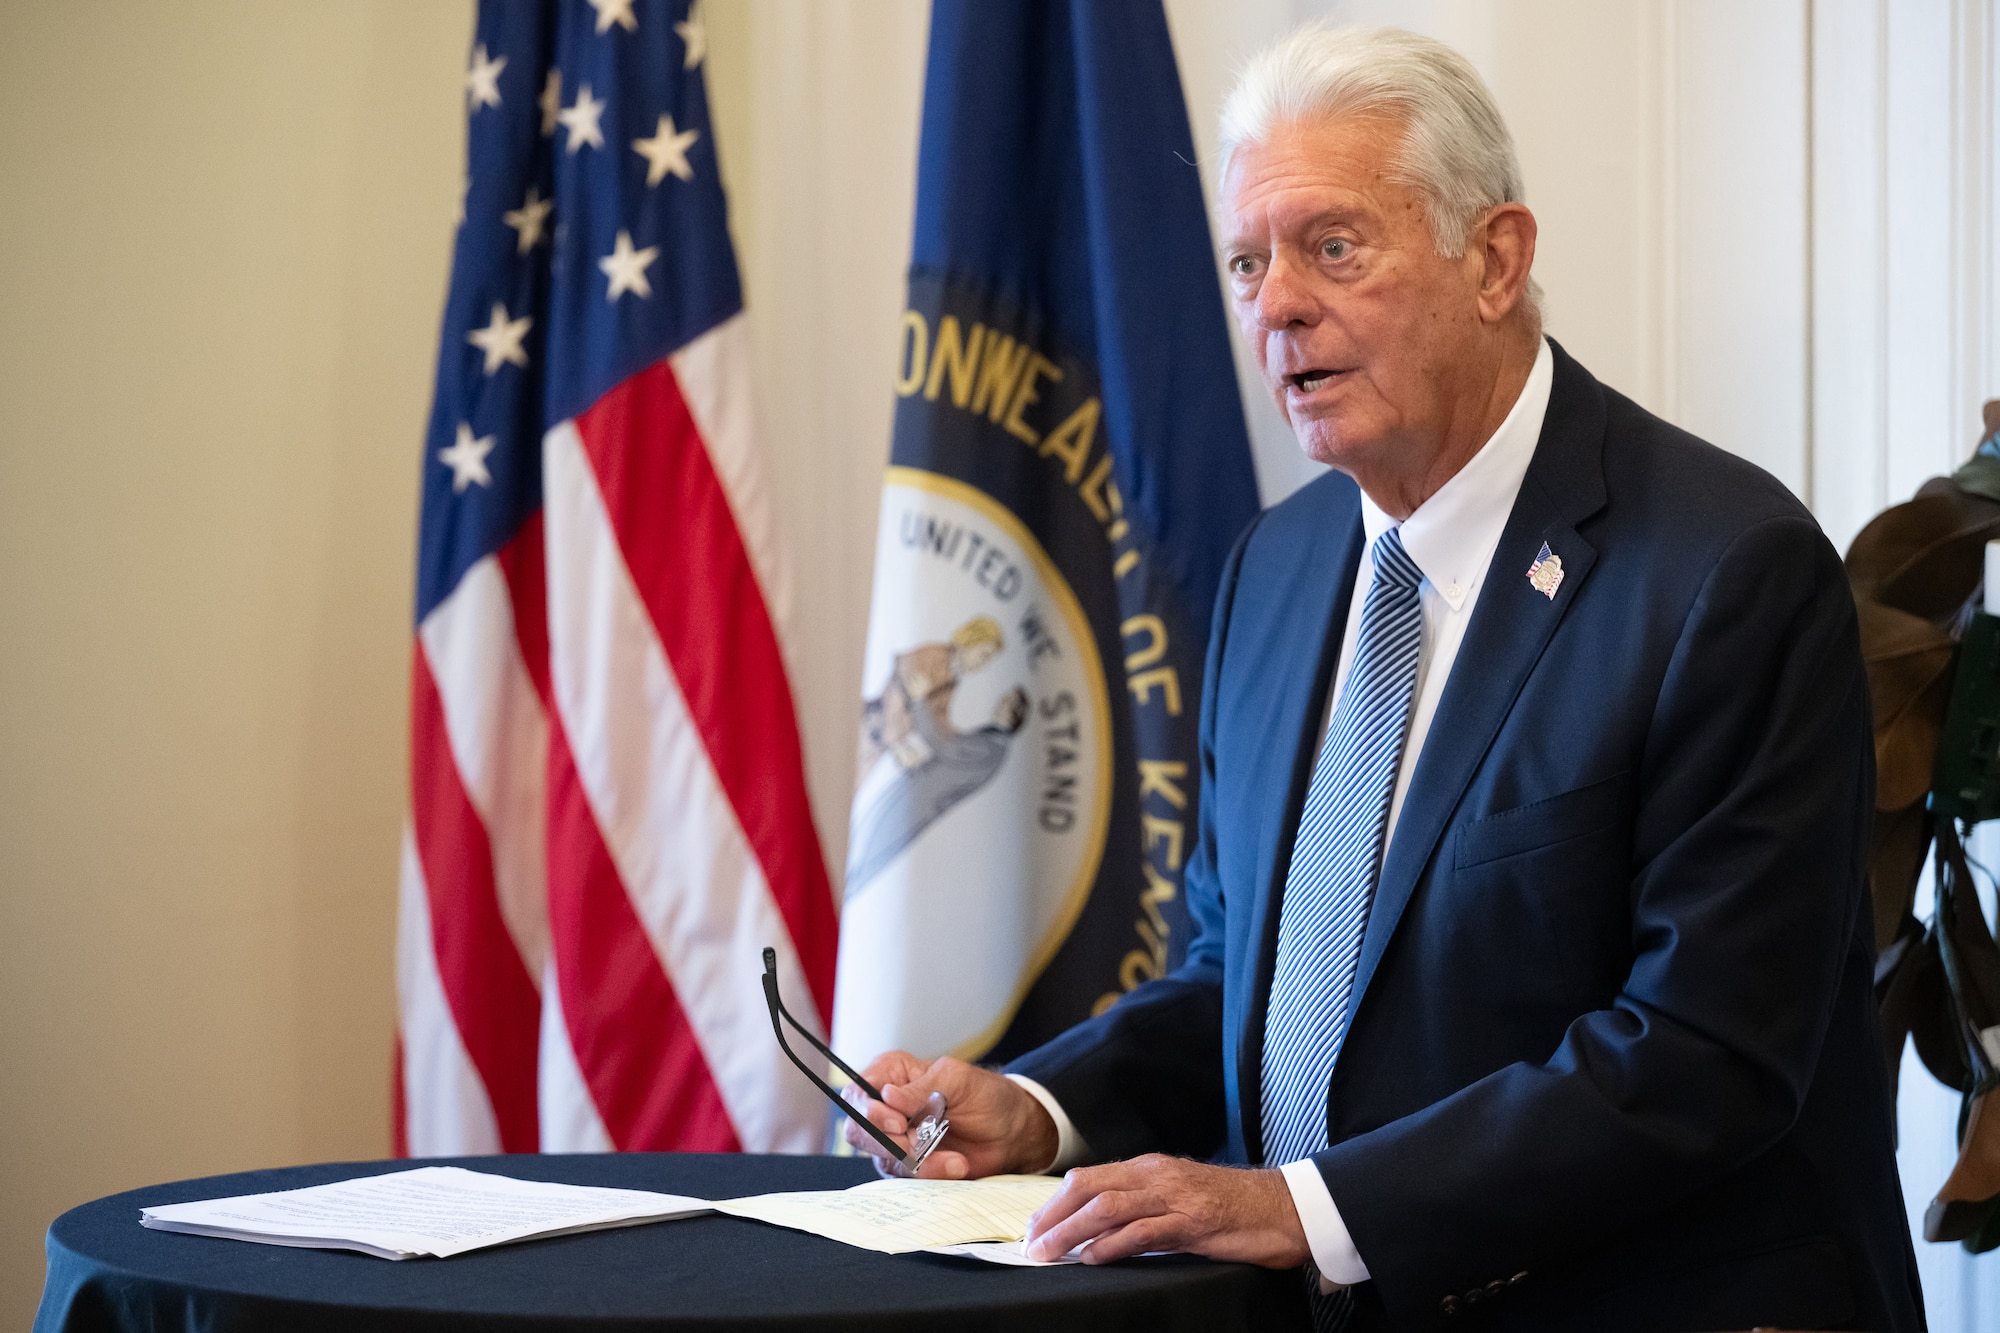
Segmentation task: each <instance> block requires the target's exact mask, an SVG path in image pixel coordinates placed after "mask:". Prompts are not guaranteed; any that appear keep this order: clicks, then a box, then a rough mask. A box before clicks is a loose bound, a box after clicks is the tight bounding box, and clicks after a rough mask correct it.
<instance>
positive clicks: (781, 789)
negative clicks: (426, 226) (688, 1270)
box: [399, 316, 835, 1155]
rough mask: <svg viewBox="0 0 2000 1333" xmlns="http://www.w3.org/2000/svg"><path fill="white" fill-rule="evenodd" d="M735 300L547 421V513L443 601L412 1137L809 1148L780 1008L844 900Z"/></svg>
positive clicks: (429, 752)
mask: <svg viewBox="0 0 2000 1333" xmlns="http://www.w3.org/2000/svg"><path fill="white" fill-rule="evenodd" d="M748 364H749V363H748V346H747V341H746V337H745V328H744V323H743V319H742V317H741V316H738V317H736V318H734V319H732V320H730V321H728V322H726V323H724V324H723V325H721V326H720V327H718V328H716V329H714V330H712V331H710V332H709V333H708V334H705V335H704V336H703V337H701V338H699V339H697V340H696V341H695V342H694V343H692V344H690V345H689V346H688V347H686V348H684V349H682V350H681V351H679V352H677V353H675V354H674V355H673V356H671V357H669V358H668V359H667V360H666V361H663V362H661V363H659V364H657V365H655V366H653V367H651V368H649V369H647V370H645V371H643V372H641V373H639V374H637V375H635V376H633V377H632V378H630V379H628V380H627V381H625V382H624V383H622V384H620V385H618V386H617V387H616V388H614V389H612V390H611V391H610V392H609V393H607V394H606V395H605V396H604V397H603V398H602V399H601V400H599V401H598V402H597V403H596V404H594V405H593V406H592V407H591V408H590V409H589V410H587V411H586V412H584V413H583V414H582V415H581V416H579V417H577V418H576V419H574V420H573V421H567V422H564V423H562V424H560V425H558V426H557V427H556V428H555V429H553V430H551V431H550V432H549V433H548V435H547V437H546V438H545V440H544V441H543V470H544V477H543V491H544V508H543V512H542V514H540V515H537V516H536V518H535V519H534V520H532V521H531V522H530V523H529V524H528V525H526V526H525V527H524V528H523V530H522V532H521V534H520V535H519V536H518V537H516V538H515V540H514V541H513V542H512V543H510V545H509V546H508V548H507V549H506V550H504V551H503V552H502V553H501V555H500V557H499V558H497V559H493V560H486V561H482V562H480V563H479V564H477V565H475V566H474V567H473V569H472V570H471V571H469V572H468V573H467V574H466V576H465V578H464V579H463V580H462V581H461V582H460V584H459V585H458V587H457V588H455V589H454V590H453V591H452V593H451V595H450V596H449V597H447V598H446V599H445V601H444V602H442V603H440V604H439V605H438V607H437V608H436V609H435V610H433V611H432V612H431V614H430V615H429V616H427V617H426V618H425V620H424V622H423V625H422V627H421V629H420V633H419V642H418V650H417V654H416V661H415V665H414V669H413V686H412V700H413V712H412V726H411V734H412V774H413V783H412V831H411V836H410V837H409V838H408V839H406V851H405V856H404V875H403V910H402V926H401V931H400V943H399V970H400V975H401V983H402V1007H403V1012H402V1043H401V1052H400V1076H401V1079H402V1085H401V1092H402V1104H403V1106H404V1107H405V1108H406V1109H405V1111H404V1113H403V1116H402V1121H403V1124H402V1126H401V1127H400V1128H402V1130H403V1132H404V1135H406V1138H405V1140H404V1144H405V1146H406V1147H407V1150H408V1151H409V1152H410V1153H412V1154H416V1155H438V1154H447V1153H473V1152H489V1151H494V1150H496V1149H498V1150H504V1151H528V1150H532V1149H533V1148H536V1147H540V1148H542V1149H544V1150H549V1151H587V1150H600V1149H614V1148H615V1149H623V1150H639V1149H647V1150H655V1149H680V1150H699V1149H713V1150H728V1149H735V1148H739V1147H740V1148H747V1149H752V1150H758V1151H812V1150H815V1149H816V1148H818V1147H819V1146H820V1145H821V1144H822V1143H823V1142H824V1139H825V1133H826V1129H825V1125H826V1115H825V1107H824V1105H823V1104H821V1103H820V1102H819V1097H818V1093H817V1092H815V1091H814V1089H813V1088H811V1087H810V1086H809V1085H808V1084H807V1083H806V1082H805V1080H803V1079H802V1078H800V1077H799V1075H798V1074H797V1072H796V1071H795V1070H792V1069H791V1068H790V1066H789V1065H788V1064H787V1063H785V1061H784V1057H783V1055H782V1053H781V1052H780V1051H779V1050H778V1048H777V1046H776V1044H775V1042H774V1040H773V1038H772V1035H771V1028H770V1021H769V1018H768V1016H767V1014H766V1011H765V1007H764V999H763V993H762V988H761V984H760V982H759V977H760V975H761V973H762V962H761V953H762V950H763V948H764V947H765V946H767V945H769V946H771V947H773V948H775V949H776V951H777V954H778V960H779V964H778V966H779V977H780V984H781V986H782V987H783V989H784V993H785V996H786V1001H787V1004H788V1005H790V1006H791V1007H792V1008H793V1010H794V1012H795V1013H797V1014H798V1015H799V1016H800V1018H801V1019H804V1020H806V1021H808V1022H810V1021H812V1020H813V1019H814V1018H817V1019H818V1020H819V1024H818V1025H819V1026H820V1028H821V1030H822V1031H823V1030H824V1027H825V1021H826V1016H827V1015H828V1014H829V1013H830V1010H831V1006H832V990H833V960H834V932H835V913H834V904H833V898H832V892H831V888H830V885H829V883H828V880H827V876H826V869H825V863H824V860H823V859H822V857H821V853H820V848H819V840H818V835H817V833H816V831H815V829H814V826H813V823H812V816H811V811H810V808H809V806H808V804H807V798H806V788H805V780H804V766H803V761H802V756H801V752H800V744H799V733H798V725H797V720H796V717H795V715H794V712H793V706H792V695H791V690H790V685H789V682H788V676H787V673H786V669H785V662H784V654H783V651H782V649H781V646H780V641H779V636H778V632H777V625H778V623H779V621H780V619H781V616H780V614H779V611H778V607H779V605H780V596H779V585H778V582H777V568H776V566H777V561H776V558H775V554H776V544H775V541H774V540H773V538H774V535H775V524H774V522H773V519H772V516H771V511H770V506H769V502H768V498H767V494H766V492H765V490H764V488H763V487H762V485H761V483H760V481H759V477H758V469H757V465H756V457H755V452H754V437H755V431H754V426H753V423H752V421H751V416H750V412H749V381H748V375H747V370H748Z"/></svg>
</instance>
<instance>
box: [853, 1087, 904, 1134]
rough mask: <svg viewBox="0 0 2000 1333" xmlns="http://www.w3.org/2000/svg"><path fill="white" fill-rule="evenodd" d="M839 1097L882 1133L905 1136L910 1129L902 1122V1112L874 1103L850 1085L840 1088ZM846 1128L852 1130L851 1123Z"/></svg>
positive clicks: (866, 1095) (885, 1090) (865, 1094)
mask: <svg viewBox="0 0 2000 1333" xmlns="http://www.w3.org/2000/svg"><path fill="white" fill-rule="evenodd" d="M883 1091H884V1092H885V1093H886V1092H887V1091H888V1089H886V1088H885V1089H883ZM840 1095H841V1097H842V1098H843V1099H844V1100H845V1101H846V1102H847V1104H848V1105H849V1106H852V1107H853V1108H854V1109H855V1110H857V1111H859V1112H861V1114H863V1115H865V1116H867V1117H868V1119H869V1122H870V1123H872V1124H873V1125H874V1126H875V1127H876V1128H877V1129H880V1130H882V1131H883V1132H884V1133H887V1134H906V1133H908V1132H909V1128H910V1127H909V1125H908V1124H907V1123H906V1122H905V1121H904V1119H903V1114H902V1112H900V1111H898V1110H897V1109H896V1108H895V1107H893V1106H885V1105H884V1104H883V1103H881V1102H878V1101H875V1100H874V1099H872V1098H870V1097H869V1096H868V1094H867V1093H865V1092H863V1091H861V1089H859V1088H857V1087H854V1086H852V1085H850V1086H848V1087H845V1088H842V1089H841V1090H840ZM848 1127H849V1128H850V1129H852V1128H854V1125H853V1123H852V1122H851V1121H850V1122H849V1126H848ZM862 1137H864V1138H866V1137H867V1135H865V1134H864V1135H862Z"/></svg>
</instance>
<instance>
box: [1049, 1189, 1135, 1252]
mask: <svg viewBox="0 0 2000 1333" xmlns="http://www.w3.org/2000/svg"><path fill="white" fill-rule="evenodd" d="M1050 1202H1054V1200H1051V1201H1050ZM1159 1211H1160V1206H1159V1204H1158V1202H1157V1201H1156V1200H1154V1199H1153V1198H1152V1197H1151V1196H1150V1195H1149V1194H1146V1193H1142V1192H1140V1191H1135V1190H1105V1191H1102V1192H1101V1193H1098V1194H1097V1195H1095V1196H1094V1197H1092V1198H1090V1199H1089V1200H1087V1201H1086V1202H1085V1203H1084V1204H1083V1205H1082V1206H1081V1207H1079V1208H1077V1209H1075V1210H1074V1211H1073V1212H1071V1213H1070V1214H1069V1215H1068V1216H1067V1217H1064V1218H1063V1219H1062V1220H1061V1221H1059V1222H1056V1223H1055V1224H1054V1225H1052V1226H1047V1227H1045V1228H1044V1229H1043V1230H1042V1231H1041V1232H1040V1234H1038V1235H1037V1236H1036V1237H1035V1239H1034V1240H1033V1241H1032V1242H1031V1243H1030V1244H1029V1247H1028V1250H1029V1257H1030V1258H1035V1259H1057V1258H1060V1257H1062V1256H1063V1255H1065V1254H1068V1253H1069V1252H1070V1251H1071V1250H1073V1249H1075V1248H1076V1247H1077V1246H1079V1245H1081V1244H1083V1243H1084V1242H1085V1241H1095V1240H1098V1239H1099V1238H1102V1237H1105V1236H1107V1235H1108V1234H1109V1233H1111V1232H1114V1231H1116V1230H1118V1229H1119V1228H1120V1227H1123V1226H1125V1225H1126V1224H1128V1223H1131V1222H1136V1221H1138V1220H1139V1219H1141V1218H1145V1217H1151V1216H1153V1215H1154V1214H1156V1213H1158V1212H1159ZM1092 1248H1093V1249H1094V1248H1096V1247H1095V1246H1094V1245H1093V1246H1092Z"/></svg>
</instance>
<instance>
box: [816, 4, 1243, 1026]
mask: <svg viewBox="0 0 2000 1333" xmlns="http://www.w3.org/2000/svg"><path fill="white" fill-rule="evenodd" d="M895 392H896V394H897V399H898V401H897V405H896V417H895V435H894V442H893V446H892V449H891V458H890V467H889V472H888V478H887V482H886V484H885V486H884V489H883V496H882V510H881V522H880V527H879V530H878V534H877V538H876V556H875V592H874V606H873V610H872V613H871V616H870V619H869V627H868V647H867V657H866V661H865V664H864V668H863V679H862V693H863V707H862V718H861V727H860V737H859V753H858V756H857V779H856V784H857V785H856V792H855V800H854V809H853V816H852V824H851V832H850V842H849V850H848V858H847V874H846V890H845V896H844V903H843V907H842V916H841V930H840V959H839V968H838V973H837V978H836V985H835V1000H834V1034H835V1035H834V1041H835V1049H837V1050H842V1051H845V1052H847V1053H848V1054H849V1055H850V1056H853V1057H859V1058H863V1059H866V1058H869V1057H871V1056H872V1055H873V1054H874V1053H876V1052H878V1051H881V1050H884V1049H887V1048H890V1047H901V1048H904V1049H908V1050H911V1051H914V1052H916V1053H917V1054H919V1055H923V1056H926V1057H930V1056H937V1055H944V1054H956V1055H959V1056H962V1057H965V1058H968V1059H996V1060H997V1059H1006V1058H1009V1057H1011V1056H1013V1055H1015V1054H1017V1053H1018V1052H1021V1051H1023V1050H1026V1049H1028V1048H1030V1047H1032V1046H1035V1045H1037V1044H1039V1043H1041V1042H1042V1041H1044V1040H1046V1039H1048V1038H1049V1037H1052V1036H1054V1035H1055V1034H1056V1033H1058V1032H1061V1031H1062V1030H1063V1029H1064V1028H1066V1027H1068V1026H1070V1025H1071V1024H1073V1023H1075V1022H1077V1021H1079V1020H1080V1019H1083V1018H1085V1017H1088V1016H1089V1015H1090V1014H1092V1013H1095V1012H1099V1011H1101V1010H1103V1009H1104V1008H1106V1007H1108V1006H1109V1005H1111V1004H1112V1003H1113V1002H1115V1001H1116V1000H1117V998H1118V996H1119V995H1121V994H1123V993H1124V992H1125V991H1127V990H1130V989H1131V988H1132V987H1134V986H1136V985H1138V984H1139V983H1141V982H1143V981H1145V980H1147V979H1150V978H1153V977H1157V976H1159V975H1161V974H1162V973H1163V972H1165V971H1166V970H1167V969H1168V968H1169V967H1171V966H1172V965H1174V964H1175V963H1176V962H1177V961H1178V960H1179V958H1180V956H1181V955H1182V953H1183V951H1184V950H1185V948H1186V943H1187V941H1186V934H1187V915H1186V911H1185V907H1184V905H1183V903H1182V898H1181V877H1182V873H1183V867H1184V865H1185V863H1186V859H1187V855H1188V853H1189V852H1190V851H1191V850H1192V845H1193V840H1194V829H1195V809H1194V806H1195V799H1196V796H1197V791H1196V786H1197V782H1196V773H1197V765H1196V760H1195V745H1196V723H1197V715H1198V712H1199V706H1200V700H1199V698H1198V695H1199V693H1200V688H1201V676H1202V656H1203V651H1204V648H1205V646H1206V644H1205V641H1206V636H1207V629H1208V618H1209V610H1210V605H1211V603H1212V602H1213V600H1214V596H1215V589H1216V583H1217V580H1218V577H1219V575H1220V572H1221V568H1222V564H1223V561H1224V560H1225V559H1226V557H1227V555H1228V551H1229V547H1230V544H1231V542H1232V541H1233V540H1234V538H1235V537H1236V535H1237V533H1238V532H1239V531H1240V530H1241V529H1242V528H1243V526H1244V525H1245V524H1246V523H1247V522H1248V521H1249V520H1250V518H1251V516H1252V515H1253V514H1254V513H1255V512H1256V508H1257V490H1256V483H1255V479H1254V477H1253V475H1252V471H1251V465H1250V451H1249V443H1248V440H1247V438H1246V435H1245V431H1244V424H1243V412H1242V404H1241V403H1240V402H1239V400H1238V397H1237V392H1236V379H1235V374H1234V371H1233V369H1232V364H1231V360H1230V351H1229V343H1228V335H1227V331H1226V327H1225V324H1224V316H1223V309H1222V304H1221V296H1220V287H1219V284H1218V281H1217V277H1216V269H1215V259H1214V254H1213V250H1212V248H1211V243H1210V239H1209V232H1208V222H1207V216H1206V213H1205V211H1204V207H1203V203H1202V194H1201V185H1200V181H1199V178H1198V176H1197V174H1196V170H1195V166H1194V148H1193V145H1192V143H1191V142H1190V138H1189V134H1188V121H1187V111H1186V108H1185V106H1184V104H1183V103H1182V100H1181V86H1180V77H1179V74H1178V72H1177V71H1176V69H1175V66H1174V56H1173V47H1172V44H1171V42H1170V41H1169V39H1168V35H1167V24H1166V16H1165V14H1164V12H1163V11H1162V9H1161V6H1160V3H1159V0H1116V2H1115V3H1114V2H1112V0H1008V2H1006V3H999V2H997V0H937V2H936V4H935V5H934V7H933V10H932V17H931V38H930V69H929V75H928V80H927V86H926V88H925V95H924V121H923V139H922V149H921V153H920V157H919V164H918V174H917V216H916V235H915V240H914V242H913V245H912V252H911V258H910V285H909V301H908V308H907V309H906V310H905V311H904V313H903V318H902V329H901V350H900V356H899V359H898V362H897V372H896V382H895Z"/></svg>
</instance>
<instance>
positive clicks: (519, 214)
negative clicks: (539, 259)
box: [500, 185, 556, 255]
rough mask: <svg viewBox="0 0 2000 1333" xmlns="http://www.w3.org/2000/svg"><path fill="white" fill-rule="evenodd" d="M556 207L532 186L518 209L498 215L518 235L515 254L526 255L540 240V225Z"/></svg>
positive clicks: (553, 201) (552, 201)
mask: <svg viewBox="0 0 2000 1333" xmlns="http://www.w3.org/2000/svg"><path fill="white" fill-rule="evenodd" d="M555 206H556V201H555V200H553V199H544V198H542V197H541V193H540V192H539V191H538V190H536V189H535V187H534V186H532V185H530V186H529V187H528V197H527V198H526V199H524V200H522V201H521V206H520V207H519V208H510V209H508V210H507V211H506V212H505V213H502V214H501V215H500V217H501V219H502V220H503V221H505V222H506V224H507V225H508V226H510V227H512V228H513V229H514V230H515V231H516V232H517V233H519V238H518V242H517V244H516V247H515V253H516V254H523V255H524V254H526V253H528V251H530V250H532V249H534V248H535V244H536V242H538V241H540V240H541V239H542V224H543V223H544V222H546V221H548V217H549V210H550V209H552V208H554V207H555Z"/></svg>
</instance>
